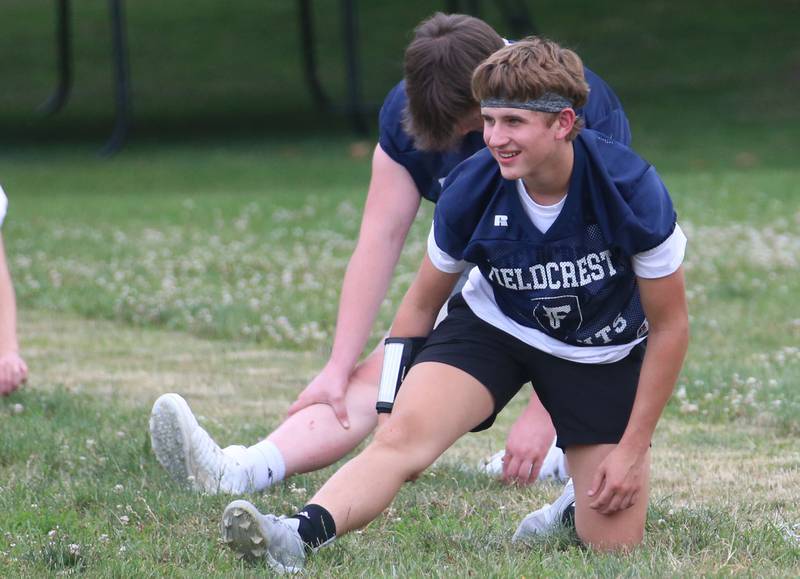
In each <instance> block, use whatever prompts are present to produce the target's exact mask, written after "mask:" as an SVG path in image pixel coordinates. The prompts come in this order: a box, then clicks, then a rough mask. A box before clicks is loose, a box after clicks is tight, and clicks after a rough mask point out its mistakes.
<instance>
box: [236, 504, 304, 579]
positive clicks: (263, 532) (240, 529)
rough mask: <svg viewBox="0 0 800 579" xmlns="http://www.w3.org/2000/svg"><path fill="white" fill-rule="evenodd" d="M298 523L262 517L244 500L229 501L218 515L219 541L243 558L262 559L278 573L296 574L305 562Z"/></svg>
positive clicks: (281, 518) (294, 520) (278, 518)
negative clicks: (223, 510) (219, 521)
mask: <svg viewBox="0 0 800 579" xmlns="http://www.w3.org/2000/svg"><path fill="white" fill-rule="evenodd" d="M299 526H300V521H298V520H297V519H289V518H286V517H276V516H275V515H262V514H261V513H260V512H258V509H257V508H256V507H255V506H254V505H253V504H252V503H249V502H247V501H242V500H238V501H233V502H232V503H230V504H229V505H228V506H227V507H225V512H224V513H222V524H221V525H220V530H221V531H222V542H223V543H225V544H226V545H228V547H230V548H231V549H233V550H234V551H236V552H237V553H238V554H239V555H241V556H242V557H243V558H245V559H247V560H249V561H252V560H256V559H262V558H263V559H266V561H267V564H268V565H269V566H270V567H271V568H272V569H273V570H274V571H277V572H278V573H299V572H300V571H302V570H303V566H304V565H305V562H306V550H305V545H304V544H303V540H302V539H301V538H300V533H298V532H297V529H298V528H299Z"/></svg>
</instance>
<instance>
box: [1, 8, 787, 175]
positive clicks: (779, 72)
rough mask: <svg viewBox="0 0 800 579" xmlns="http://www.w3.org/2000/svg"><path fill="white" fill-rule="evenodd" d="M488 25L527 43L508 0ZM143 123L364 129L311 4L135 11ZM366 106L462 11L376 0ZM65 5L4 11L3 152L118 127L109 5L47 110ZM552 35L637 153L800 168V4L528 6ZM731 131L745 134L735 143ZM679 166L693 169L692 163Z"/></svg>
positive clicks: (336, 53) (332, 39)
mask: <svg viewBox="0 0 800 579" xmlns="http://www.w3.org/2000/svg"><path fill="white" fill-rule="evenodd" d="M341 4H342V3H341V2H340V1H337V0H318V1H317V2H313V3H312V8H313V18H314V24H315V30H316V34H315V38H316V42H317V54H318V62H319V73H320V78H321V80H322V84H323V86H324V87H325V89H326V91H327V92H328V93H329V95H330V96H331V97H332V99H333V100H334V101H335V102H337V103H339V104H342V103H343V102H344V95H345V70H344V58H343V45H344V42H343V38H342V25H341V22H342V16H341ZM467 4H478V5H479V6H480V9H481V12H480V16H482V17H483V18H485V19H486V20H487V21H489V22H490V23H491V24H493V25H494V26H495V27H496V28H497V29H498V31H500V32H501V33H502V34H504V35H507V36H511V33H510V30H509V27H508V25H507V22H506V20H505V19H504V18H503V16H502V14H501V12H500V11H499V10H498V8H497V4H500V3H493V2H483V3H467ZM123 5H124V9H125V15H126V20H127V26H126V31H127V38H128V46H129V59H130V70H131V78H132V85H133V90H132V96H133V111H134V113H133V114H134V127H133V133H132V134H131V141H130V142H131V143H133V144H136V143H147V142H152V141H161V140H168V141H174V142H182V141H190V140H192V139H196V138H203V139H205V138H221V139H230V138H242V137H244V138H247V139H250V138H256V139H261V138H274V137H275V136H279V135H284V136H287V137H296V136H298V135H310V134H318V133H321V132H322V133H328V132H348V131H350V130H351V127H350V124H349V122H348V118H347V116H346V115H345V114H344V111H342V110H339V111H338V112H336V113H334V114H329V113H323V112H322V111H320V110H318V107H317V106H316V105H315V103H314V101H313V99H312V98H311V94H310V92H309V90H308V87H307V85H306V83H305V80H304V77H303V63H302V51H301V47H300V42H301V40H300V38H301V36H300V33H299V25H298V23H299V16H298V5H299V3H298V2H288V1H283V2H266V3H265V2H257V1H255V0H240V1H239V2H236V3H227V2H219V1H218V0H196V1H195V2H192V3H176V2H172V3H165V2H160V1H158V0H136V1H135V2H124V3H123ZM356 6H357V15H358V30H359V35H358V42H359V45H360V54H361V68H362V72H363V90H362V92H363V97H364V99H365V101H366V102H367V103H368V104H369V105H370V109H369V111H370V112H369V113H368V114H367V118H368V120H369V122H370V123H372V125H371V129H370V133H369V135H370V136H371V135H373V134H374V132H375V131H374V127H375V118H376V115H375V112H376V111H377V107H378V106H379V105H380V102H381V100H382V98H383V96H384V94H385V93H386V91H387V90H388V89H389V88H390V87H391V86H392V85H393V84H394V83H395V82H397V80H398V79H399V78H400V77H401V74H402V70H401V62H402V52H403V48H404V46H405V44H406V43H407V42H408V40H409V39H410V37H411V34H412V30H413V27H414V25H415V24H416V23H417V22H418V21H419V20H421V19H422V18H424V17H425V16H427V15H429V14H431V13H432V12H434V11H436V10H444V9H445V8H446V6H447V3H446V2H430V1H423V0H407V1H406V2H360V3H357V4H356ZM55 7H56V2H54V1H47V2H45V1H39V2H30V1H29V0H3V2H2V5H0V78H1V79H2V83H3V90H2V91H0V147H2V149H0V151H5V152H13V151H15V150H16V151H20V150H22V149H27V148H29V147H31V146H33V147H36V148H38V147H39V146H41V145H42V144H45V143H48V142H57V143H69V142H81V141H83V142H92V143H94V142H96V144H97V147H98V148H99V146H100V145H102V143H103V142H104V140H105V139H106V138H107V137H108V135H109V133H110V131H111V126H112V123H113V103H114V101H113V75H112V62H111V36H110V25H109V10H108V3H107V2H105V1H103V0H81V1H80V2H73V3H72V7H71V10H72V17H71V25H72V35H73V55H74V74H73V76H74V83H73V87H72V94H71V98H70V101H69V102H68V104H67V106H66V107H65V109H64V110H63V111H61V112H60V113H58V114H56V115H53V116H50V117H47V116H44V115H42V114H40V113H37V111H36V109H37V106H38V105H39V104H40V103H42V102H44V101H45V100H46V99H47V97H48V96H49V94H50V93H51V91H52V90H53V88H54V86H55V80H56V65H55V41H54V36H55V35H54V29H55V14H56V10H55ZM527 7H528V10H529V12H530V14H531V15H532V18H533V21H534V23H535V26H536V29H537V32H539V33H540V34H543V35H547V36H550V37H552V38H555V39H556V40H558V41H560V42H562V43H563V44H566V45H568V46H571V47H573V48H575V49H576V50H577V51H578V52H579V53H580V54H581V55H582V57H583V58H584V60H585V62H586V63H587V64H588V65H589V66H590V67H591V68H593V69H594V70H595V71H596V72H598V73H599V74H600V75H601V76H603V77H604V78H605V79H606V80H607V81H608V82H609V83H610V84H611V85H612V86H613V87H614V88H615V90H616V91H617V92H618V94H619V95H620V97H621V99H622V101H623V103H624V105H625V107H626V109H627V111H628V114H629V117H630V118H631V121H632V124H633V128H634V145H635V146H636V148H638V149H639V150H640V151H642V152H644V153H645V154H647V153H648V152H649V151H652V153H651V154H653V153H654V154H656V156H657V157H658V159H653V160H654V161H656V162H659V163H668V164H670V165H673V164H675V165H677V166H678V167H680V168H686V169H690V168H701V169H702V168H707V167H712V168H713V167H715V166H719V168H725V167H727V166H730V167H739V168H747V167H748V166H757V165H762V164H765V163H766V164H768V165H775V164H777V165H783V164H786V163H792V162H793V161H794V151H793V150H792V149H794V148H795V145H797V142H798V139H797V135H798V134H800V121H798V118H800V115H798V113H797V107H795V106H793V105H794V103H793V97H794V95H795V94H796V93H797V90H798V88H800V47H799V46H798V42H797V35H796V24H797V22H798V21H800V18H798V16H800V2H798V1H797V0H761V1H759V0H737V2H735V3H732V2H729V1H725V0H708V1H706V2H703V3H697V2H689V1H687V0H676V1H671V2H666V1H662V0H645V1H635V0H619V1H614V2H593V1H590V0H578V1H575V2H570V3H569V5H564V3H562V2H557V1H555V0H547V1H540V2H533V1H528V2H527ZM731 135H733V136H734V138H731ZM676 168H677V167H676Z"/></svg>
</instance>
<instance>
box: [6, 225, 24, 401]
mask: <svg viewBox="0 0 800 579" xmlns="http://www.w3.org/2000/svg"><path fill="white" fill-rule="evenodd" d="M27 377H28V366H27V365H26V364H25V360H23V359H22V358H21V357H20V355H19V345H18V343H17V304H16V299H15V297H14V287H13V285H12V284H11V275H10V274H9V272H8V266H7V265H6V253H5V248H4V247H3V238H2V236H0V394H2V395H3V396H5V395H7V394H10V393H11V392H13V391H14V390H16V389H17V388H18V387H19V385H20V384H22V383H23V382H24V381H25V380H26V379H27Z"/></svg>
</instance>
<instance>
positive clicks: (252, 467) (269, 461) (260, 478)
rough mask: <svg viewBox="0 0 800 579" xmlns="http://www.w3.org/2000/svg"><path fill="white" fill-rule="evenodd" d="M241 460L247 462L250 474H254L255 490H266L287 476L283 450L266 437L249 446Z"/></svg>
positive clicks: (246, 465)
mask: <svg viewBox="0 0 800 579" xmlns="http://www.w3.org/2000/svg"><path fill="white" fill-rule="evenodd" d="M240 461H242V462H244V463H245V465H244V466H245V467H246V468H247V471H248V474H249V475H250V476H252V483H253V487H254V490H255V491H261V490H264V489H265V488H267V487H270V486H272V485H274V484H275V483H277V482H280V481H282V480H283V477H284V476H286V464H285V463H284V462H283V455H282V454H281V451H280V450H278V447H277V446H275V445H274V444H272V442H270V441H269V440H266V439H265V440H262V441H261V442H259V443H258V444H254V445H253V446H251V447H249V448H248V449H247V450H246V451H245V453H244V457H243V459H240Z"/></svg>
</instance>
